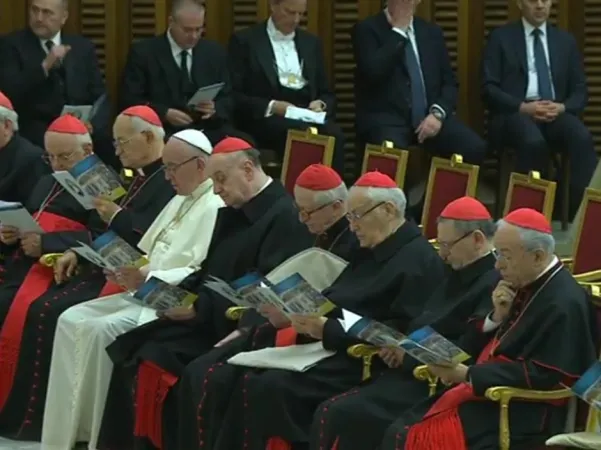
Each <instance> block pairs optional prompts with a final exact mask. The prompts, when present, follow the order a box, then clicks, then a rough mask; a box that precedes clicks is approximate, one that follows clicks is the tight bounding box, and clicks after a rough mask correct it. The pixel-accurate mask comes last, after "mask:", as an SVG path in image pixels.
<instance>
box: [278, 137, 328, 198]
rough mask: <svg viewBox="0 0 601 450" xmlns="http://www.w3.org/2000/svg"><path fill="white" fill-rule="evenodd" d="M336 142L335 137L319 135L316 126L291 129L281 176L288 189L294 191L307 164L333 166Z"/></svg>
mask: <svg viewBox="0 0 601 450" xmlns="http://www.w3.org/2000/svg"><path fill="white" fill-rule="evenodd" d="M335 143H336V139H335V138H333V137H332V136H322V135H319V134H318V133H317V128H314V127H311V128H309V129H307V131H299V130H289V131H288V139H287V140H286V152H285V153H284V162H283V163H282V176H281V180H282V184H283V185H284V187H285V188H286V190H287V191H288V192H290V193H292V192H293V190H294V183H295V181H296V179H297V178H298V176H299V175H300V173H301V172H302V171H303V170H304V169H305V168H306V167H307V166H310V165H311V164H324V165H326V166H331V165H332V157H333V156H334V144H335Z"/></svg>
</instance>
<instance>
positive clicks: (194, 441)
mask: <svg viewBox="0 0 601 450" xmlns="http://www.w3.org/2000/svg"><path fill="white" fill-rule="evenodd" d="M347 197H348V190H347V188H346V186H345V185H344V183H343V182H342V179H341V178H340V175H338V174H337V173H336V172H335V171H334V170H333V169H331V168H330V167H327V166H324V165H321V164H313V165H310V166H308V167H307V168H306V169H305V170H303V171H302V172H301V173H300V175H299V176H298V178H297V179H296V183H295V186H294V199H295V201H296V205H297V207H298V209H299V217H300V219H301V221H302V222H303V223H304V224H305V225H306V226H307V228H308V229H309V231H310V232H311V234H313V235H314V236H316V239H315V244H314V246H315V247H319V248H322V249H324V250H327V251H329V252H331V253H333V254H334V255H336V256H339V257H340V258H342V259H344V260H346V261H350V260H351V259H352V258H353V255H355V254H356V253H357V250H358V249H359V243H358V241H357V237H356V236H355V234H354V233H353V232H352V231H351V230H350V223H349V221H348V219H347V218H346V214H347ZM256 315H257V313H256V312H255V311H247V312H246V313H245V314H244V316H243V317H242V319H241V321H240V324H239V328H238V330H236V331H235V332H233V333H232V334H230V335H229V336H227V337H226V338H225V339H223V340H222V341H221V342H219V343H217V345H216V346H215V347H216V348H215V349H214V350H212V351H210V352H208V353H207V354H205V355H203V356H200V357H199V358H196V359H195V360H194V361H193V362H192V363H190V364H189V365H188V367H186V370H185V372H184V375H183V377H182V380H181V383H179V384H178V386H177V388H178V391H177V394H178V413H177V415H175V414H174V413H175V411H171V410H168V409H167V408H166V409H165V410H164V411H163V420H164V421H165V422H169V421H173V420H174V419H175V418H177V421H178V427H177V430H175V429H173V431H177V433H178V437H177V441H175V439H176V436H171V435H170V433H169V431H170V430H171V427H169V426H166V427H164V435H163V441H164V442H165V443H166V444H167V443H173V444H175V443H176V442H177V444H178V445H179V446H180V447H181V448H187V449H190V450H192V449H194V448H196V446H197V445H198V428H199V425H198V420H197V416H198V415H199V414H200V410H199V409H198V408H199V405H201V403H202V417H203V421H204V423H203V426H202V428H203V429H204V430H205V432H204V434H203V441H204V442H205V443H206V445H207V448H210V447H212V445H213V443H214V440H215V439H216V437H217V435H218V434H219V429H220V423H221V422H220V421H221V420H222V417H220V416H218V414H219V412H218V411H223V412H224V406H226V405H227V399H229V393H230V389H231V388H232V386H233V384H234V383H235V380H236V378H237V377H238V376H239V375H240V373H241V370H240V369H239V367H236V366H233V365H229V364H220V363H221V362H223V361H225V360H226V359H227V358H229V357H230V356H232V355H234V354H236V353H238V352H240V351H242V350H253V349H255V348H256V347H258V346H263V345H264V344H263V342H267V343H268V345H273V343H274V342H275V341H274V339H276V332H277V331H278V330H277V329H275V328H274V327H270V326H268V325H269V324H268V323H267V322H266V321H265V320H264V319H263V320H262V324H261V326H259V327H258V328H257V329H256V332H255V329H254V328H252V327H249V326H248V324H249V323H251V322H253V320H255V319H256ZM245 328H249V329H251V331H253V332H254V333H249V332H243V331H241V330H244V329H245ZM292 331H293V330H292ZM285 332H286V329H284V331H283V333H281V334H282V335H283V334H285ZM249 337H250V338H252V339H250V340H249ZM251 341H252V342H251ZM209 374H210V376H209ZM222 395H224V397H223V398H222ZM173 428H175V427H173ZM167 446H168V445H167Z"/></svg>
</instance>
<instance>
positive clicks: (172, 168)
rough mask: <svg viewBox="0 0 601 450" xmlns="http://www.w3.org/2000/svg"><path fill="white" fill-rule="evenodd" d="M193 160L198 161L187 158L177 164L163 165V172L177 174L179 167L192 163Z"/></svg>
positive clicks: (195, 157)
mask: <svg viewBox="0 0 601 450" xmlns="http://www.w3.org/2000/svg"><path fill="white" fill-rule="evenodd" d="M195 159H198V157H197V156H193V157H192V158H188V159H186V160H185V161H183V162H181V163H179V164H163V170H165V172H167V173H171V174H173V173H175V172H177V170H178V169H179V168H180V167H182V166H183V165H185V164H188V163H189V162H190V161H194V160H195Z"/></svg>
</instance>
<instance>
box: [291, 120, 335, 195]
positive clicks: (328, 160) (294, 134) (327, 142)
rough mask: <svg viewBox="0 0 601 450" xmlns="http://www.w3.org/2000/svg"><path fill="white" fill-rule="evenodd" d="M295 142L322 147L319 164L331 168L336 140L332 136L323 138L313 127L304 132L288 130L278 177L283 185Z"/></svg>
mask: <svg viewBox="0 0 601 450" xmlns="http://www.w3.org/2000/svg"><path fill="white" fill-rule="evenodd" d="M295 141H296V142H304V143H307V144H314V145H320V146H323V147H324V152H323V158H322V161H321V163H322V164H323V165H324V166H328V167H331V166H332V158H333V157H334V146H335V144H336V138H334V137H333V136H324V135H321V134H319V133H318V130H317V128H315V127H309V128H307V130H306V131H300V130H288V137H287V138H286V151H285V153H284V160H283V162H282V174H281V175H280V180H281V181H282V183H283V184H284V185H285V184H286V176H287V175H288V164H289V163H290V153H291V152H292V143H293V142H295Z"/></svg>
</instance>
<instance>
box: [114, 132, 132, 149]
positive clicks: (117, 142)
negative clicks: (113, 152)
mask: <svg viewBox="0 0 601 450" xmlns="http://www.w3.org/2000/svg"><path fill="white" fill-rule="evenodd" d="M135 137H136V135H135V134H134V135H133V136H130V137H129V138H128V139H115V140H114V141H113V146H114V147H115V148H123V147H124V146H125V145H127V144H128V143H129V142H130V141H131V140H132V139H133V138H135Z"/></svg>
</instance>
